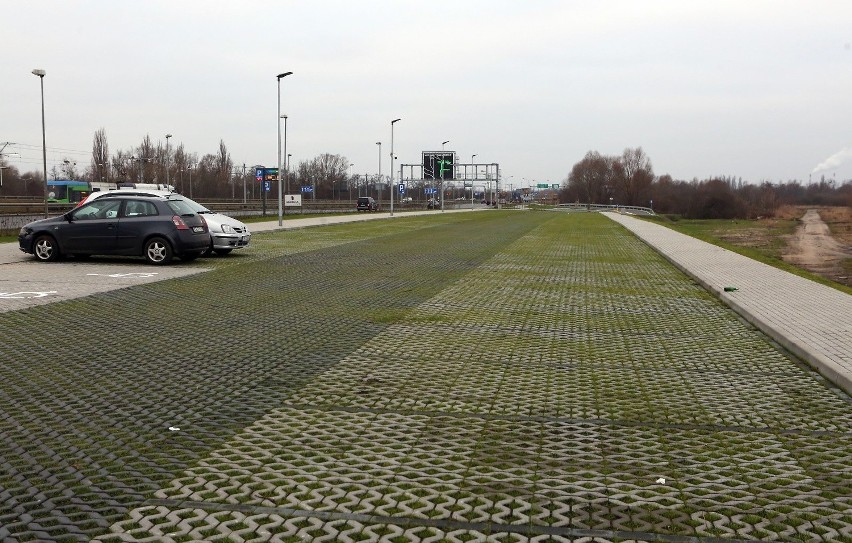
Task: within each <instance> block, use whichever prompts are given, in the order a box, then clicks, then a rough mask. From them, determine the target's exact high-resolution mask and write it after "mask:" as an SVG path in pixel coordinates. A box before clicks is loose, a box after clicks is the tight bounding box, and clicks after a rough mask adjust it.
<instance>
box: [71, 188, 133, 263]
mask: <svg viewBox="0 0 852 543" xmlns="http://www.w3.org/2000/svg"><path fill="white" fill-rule="evenodd" d="M121 203H122V202H121V200H113V199H111V198H102V199H99V200H95V201H93V202H92V203H90V204H86V205H84V206H81V207H78V208H77V209H75V210H73V211H71V212H70V213H69V214H68V223H67V224H63V225H62V227H61V228H59V229H58V230H57V232H56V233H57V237H58V238H59V243H60V246H61V247H62V250H63V251H64V252H66V253H70V254H74V253H78V254H93V255H95V254H110V253H112V252H113V251H114V249H115V235H116V232H117V229H118V213H119V210H120V208H121Z"/></svg>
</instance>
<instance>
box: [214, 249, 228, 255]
mask: <svg viewBox="0 0 852 543" xmlns="http://www.w3.org/2000/svg"><path fill="white" fill-rule="evenodd" d="M213 251H214V252H215V253H216V254H217V255H226V254H228V253H230V252H231V251H233V249H213Z"/></svg>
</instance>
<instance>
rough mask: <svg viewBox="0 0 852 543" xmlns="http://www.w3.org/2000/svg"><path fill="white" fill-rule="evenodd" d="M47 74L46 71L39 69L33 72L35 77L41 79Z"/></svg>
mask: <svg viewBox="0 0 852 543" xmlns="http://www.w3.org/2000/svg"><path fill="white" fill-rule="evenodd" d="M46 73H47V72H45V71H44V70H39V69H35V70H33V75H37V76H39V77H44V74H46Z"/></svg>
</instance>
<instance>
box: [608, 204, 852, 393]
mask: <svg viewBox="0 0 852 543" xmlns="http://www.w3.org/2000/svg"><path fill="white" fill-rule="evenodd" d="M606 215H607V216H608V217H609V218H611V219H612V220H614V221H616V222H618V223H620V224H621V225H623V226H624V227H625V228H627V229H628V230H630V231H631V232H633V233H634V234H635V235H636V236H638V237H639V238H640V239H641V240H643V241H644V242H645V243H647V244H648V245H650V246H651V247H653V248H654V249H655V250H656V251H658V252H659V253H660V254H661V255H662V256H663V257H665V258H666V259H668V260H669V261H670V262H671V263H672V264H674V265H675V266H677V267H678V268H680V269H681V270H682V271H683V272H684V273H686V274H687V275H689V276H691V277H692V278H694V279H695V280H696V281H698V282H699V283H701V284H702V285H704V287H705V288H707V289H708V290H709V291H710V292H712V293H713V294H715V295H717V296H718V297H719V298H720V299H721V300H722V301H723V302H725V303H726V304H727V305H729V306H730V307H731V308H732V309H733V310H734V311H736V312H737V313H739V314H740V315H741V316H742V317H743V318H745V319H746V320H747V321H749V322H750V323H752V324H753V325H755V326H756V327H757V328H759V329H760V330H762V331H763V332H764V333H765V334H767V335H769V336H770V337H771V338H772V339H774V340H775V341H777V342H778V343H780V344H781V345H783V346H784V347H785V348H787V349H788V350H790V351H791V352H792V353H794V354H795V355H796V356H798V357H800V358H802V359H803V360H805V361H806V362H808V363H809V364H811V365H812V366H813V367H814V368H816V369H817V371H819V372H820V373H821V374H822V375H823V376H825V377H826V378H827V379H828V380H830V381H831V382H833V383H834V384H836V385H837V386H839V387H840V388H842V389H844V390H845V391H846V392H847V393H852V296H849V295H848V294H845V293H843V292H841V291H839V290H835V289H833V288H829V287H827V286H824V285H820V284H819V283H815V282H813V281H810V280H808V279H804V278H801V277H798V276H796V275H793V274H791V273H789V272H786V271H783V270H779V269H777V268H773V267H772V266H769V265H767V264H763V263H761V262H757V261H756V260H752V259H750V258H747V257H744V256H741V255H739V254H737V253H734V252H732V251H728V250H727V249H723V248H721V247H717V246H716V245H712V244H710V243H706V242H704V241H701V240H698V239H695V238H692V237H690V236H687V235H684V234H681V233H679V232H675V231H674V230H671V229H669V228H666V227H664V226H660V225H658V224H654V223H651V222H648V221H643V220H640V219H637V218H635V217H631V216H628V215H620V214H616V213H607V214H606ZM725 287H734V288H736V290H734V291H730V292H726V291H725Z"/></svg>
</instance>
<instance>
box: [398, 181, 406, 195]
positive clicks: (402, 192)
mask: <svg viewBox="0 0 852 543" xmlns="http://www.w3.org/2000/svg"><path fill="white" fill-rule="evenodd" d="M399 193H400V194H405V183H400V184H399Z"/></svg>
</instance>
